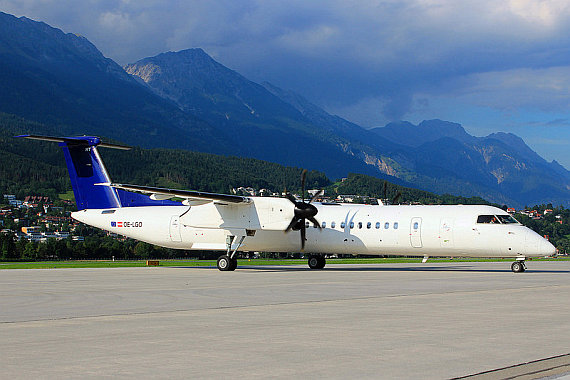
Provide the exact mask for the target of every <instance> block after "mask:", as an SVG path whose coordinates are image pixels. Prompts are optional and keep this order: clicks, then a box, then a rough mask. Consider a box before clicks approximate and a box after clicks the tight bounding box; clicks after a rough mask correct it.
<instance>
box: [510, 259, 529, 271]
mask: <svg viewBox="0 0 570 380" xmlns="http://www.w3.org/2000/svg"><path fill="white" fill-rule="evenodd" d="M511 270H512V271H513V272H515V273H522V272H524V271H525V270H526V265H525V264H524V260H517V261H515V262H514V263H512V264H511Z"/></svg>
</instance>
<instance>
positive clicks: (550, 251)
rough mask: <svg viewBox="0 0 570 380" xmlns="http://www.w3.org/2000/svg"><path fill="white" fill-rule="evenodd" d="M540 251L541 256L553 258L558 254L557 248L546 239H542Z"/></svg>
mask: <svg viewBox="0 0 570 380" xmlns="http://www.w3.org/2000/svg"><path fill="white" fill-rule="evenodd" d="M539 250H540V254H541V255H543V256H552V255H554V254H555V253H556V247H555V246H553V245H552V244H551V243H550V242H549V241H548V240H546V239H542V241H541V242H540V247H539Z"/></svg>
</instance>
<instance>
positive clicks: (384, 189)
mask: <svg viewBox="0 0 570 380" xmlns="http://www.w3.org/2000/svg"><path fill="white" fill-rule="evenodd" d="M387 190H388V182H387V181H384V186H383V190H382V194H383V196H384V198H383V199H384V200H386V201H387V200H388V195H387V194H386V193H387ZM401 196H402V192H401V191H398V192H397V193H396V196H395V197H394V198H392V201H391V202H390V203H389V204H391V205H393V204H396V202H397V201H398V199H400V197H401Z"/></svg>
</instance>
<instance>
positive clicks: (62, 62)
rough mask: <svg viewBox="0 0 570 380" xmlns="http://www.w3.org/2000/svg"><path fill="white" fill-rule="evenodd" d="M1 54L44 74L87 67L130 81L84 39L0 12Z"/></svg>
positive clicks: (41, 23) (116, 66)
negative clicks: (35, 67)
mask: <svg viewBox="0 0 570 380" xmlns="http://www.w3.org/2000/svg"><path fill="white" fill-rule="evenodd" d="M0 53H4V54H5V55H7V56H11V59H13V58H12V57H16V56H20V57H22V58H24V59H25V60H26V61H27V62H34V63H35V64H36V65H37V66H39V67H41V68H43V69H47V70H62V71H73V69H75V68H79V67H84V66H85V65H89V66H91V67H95V68H96V69H98V70H100V71H102V72H106V73H110V74H112V75H114V76H116V77H118V78H120V79H123V80H127V81H132V78H130V77H129V76H128V75H127V74H126V73H125V72H124V70H122V69H121V67H120V66H119V65H117V64H116V63H115V62H114V61H113V60H111V59H108V58H105V57H104V56H103V54H102V53H101V52H100V51H99V50H98V49H97V48H96V47H95V45H93V44H92V43H91V42H89V40H87V38H85V37H83V36H80V35H76V34H73V33H64V32H63V31H61V30H60V29H57V28H53V27H51V26H49V25H48V24H46V23H43V22H38V21H34V20H32V19H29V18H27V17H20V18H17V17H15V16H12V15H9V14H6V13H2V12H0Z"/></svg>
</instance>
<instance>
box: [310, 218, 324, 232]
mask: <svg viewBox="0 0 570 380" xmlns="http://www.w3.org/2000/svg"><path fill="white" fill-rule="evenodd" d="M307 219H309V220H310V221H311V222H312V223H313V225H314V226H317V227H319V230H322V229H323V227H321V224H320V223H319V221H318V220H317V219H315V217H314V216H310V217H308V218H307Z"/></svg>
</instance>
